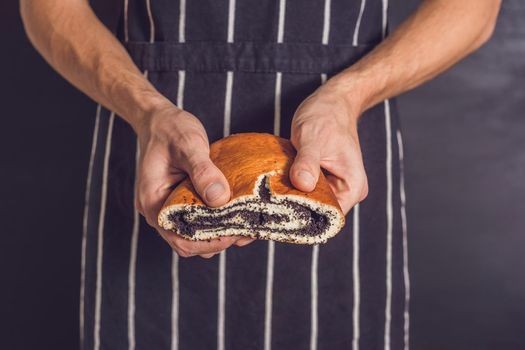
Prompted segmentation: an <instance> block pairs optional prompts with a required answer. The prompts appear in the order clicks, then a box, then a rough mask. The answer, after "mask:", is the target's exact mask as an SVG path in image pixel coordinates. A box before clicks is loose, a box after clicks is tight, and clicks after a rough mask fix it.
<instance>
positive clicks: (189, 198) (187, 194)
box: [163, 133, 342, 213]
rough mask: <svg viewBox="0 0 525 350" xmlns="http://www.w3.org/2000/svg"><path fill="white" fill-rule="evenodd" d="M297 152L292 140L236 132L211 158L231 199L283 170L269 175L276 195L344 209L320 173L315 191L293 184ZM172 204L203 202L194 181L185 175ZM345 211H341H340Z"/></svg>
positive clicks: (250, 191) (212, 150) (219, 144)
mask: <svg viewBox="0 0 525 350" xmlns="http://www.w3.org/2000/svg"><path fill="white" fill-rule="evenodd" d="M295 154H296V151H295V149H294V147H293V146H292V144H291V142H290V141H288V140H285V139H283V138H280V137H278V136H274V135H270V134H263V133H244V134H233V135H230V136H228V137H226V138H224V139H221V140H219V141H217V142H215V143H213V144H212V145H211V146H210V158H211V160H212V161H213V163H214V164H215V165H216V166H217V167H218V168H219V169H220V170H221V171H222V172H223V174H224V176H226V179H227V180H228V183H229V184H230V189H231V191H232V197H231V200H233V199H235V198H237V197H240V196H245V195H252V194H253V192H254V187H255V183H256V181H257V178H258V177H259V176H260V175H261V174H264V173H268V172H271V171H274V170H281V171H282V174H275V175H273V176H271V178H270V189H271V192H272V194H273V195H283V194H286V195H296V196H301V197H306V198H309V199H312V200H315V201H318V202H320V203H323V204H327V205H330V206H334V207H336V208H338V209H339V211H341V208H340V207H339V203H338V202H337V199H336V197H335V195H334V193H333V192H332V189H331V188H330V186H329V185H328V182H327V180H326V177H325V176H324V174H323V173H322V172H321V173H320V176H319V181H318V182H317V186H316V187H315V190H314V191H312V192H309V193H307V192H302V191H299V190H297V189H296V188H294V187H293V185H292V184H291V182H290V179H289V177H288V172H289V170H290V166H291V165H292V162H293V159H294V157H295ZM173 204H194V205H204V203H203V201H202V199H201V198H200V196H199V195H198V194H197V192H196V191H195V188H194V187H193V185H192V184H191V181H190V180H189V179H188V178H186V179H185V180H183V181H182V182H181V183H180V184H179V185H178V186H177V187H176V188H175V189H174V190H173V192H172V193H171V194H170V196H169V197H168V199H167V200H166V203H165V204H164V206H163V208H164V207H166V206H169V205H173ZM341 213H342V212H341Z"/></svg>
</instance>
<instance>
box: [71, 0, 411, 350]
mask: <svg viewBox="0 0 525 350" xmlns="http://www.w3.org/2000/svg"><path fill="white" fill-rule="evenodd" d="M92 5H93V7H94V9H95V10H96V12H97V14H98V15H99V16H100V18H101V19H102V20H103V22H104V23H105V24H106V25H107V26H108V27H109V28H110V29H111V30H113V31H114V33H115V34H116V35H117V37H118V38H119V39H120V40H121V41H122V42H123V43H124V45H125V46H126V48H127V50H128V51H129V53H130V55H131V57H132V58H133V60H134V61H135V63H136V64H137V66H138V67H139V68H140V69H141V70H143V71H144V72H145V74H147V77H148V79H149V80H150V81H151V82H152V83H153V84H154V85H155V87H156V88H157V89H158V90H159V91H160V92H161V93H162V94H164V95H165V96H167V97H168V98H169V99H171V100H172V101H173V102H174V103H176V104H177V105H179V106H181V107H183V108H184V109H186V110H188V111H189V112H191V113H193V114H194V115H195V116H197V117H198V118H199V119H200V120H201V121H202V123H203V124H204V126H205V128H206V131H207V133H208V136H209V139H210V142H213V141H215V140H217V139H219V138H221V137H223V136H225V135H228V134H230V133H239V132H249V131H250V132H251V131H255V132H268V133H275V134H279V135H281V136H282V137H285V138H289V136H290V123H291V119H292V116H293V113H294V111H295V109H296V108H297V106H298V105H299V103H300V102H301V101H302V100H303V99H304V98H305V97H307V96H308V95H309V94H310V93H311V92H313V91H314V90H315V89H316V88H317V87H318V86H319V85H320V84H321V83H322V82H323V81H324V80H325V79H327V78H330V76H332V75H334V74H336V73H337V72H338V71H340V70H342V69H343V68H345V67H347V66H349V65H351V64H352V63H354V62H355V61H356V60H358V59H359V58H360V57H362V56H363V55H365V54H366V53H367V52H368V51H370V50H371V49H372V48H373V47H374V46H375V45H377V43H379V42H380V41H381V40H382V38H383V36H384V33H385V31H386V17H385V16H386V9H387V2H386V0H383V1H381V0H368V1H365V0H350V1H348V0H332V1H330V0H325V1H321V0H319V1H314V0H308V1H305V0H287V1H285V0H280V1H270V0H237V1H234V0H229V1H228V0H198V1H197V0H188V1H186V0H180V1H177V0H170V1H168V0H127V1H117V0H113V1H106V0H98V1H92ZM359 133H360V138H361V145H362V150H363V155H364V161H365V167H366V170H367V174H368V180H369V185H370V194H369V196H368V198H367V199H366V200H365V201H364V202H362V203H361V204H360V205H359V206H358V207H356V208H354V209H353V210H352V211H351V212H350V213H349V214H348V216H347V224H346V226H345V228H344V231H343V232H341V233H340V234H339V235H337V236H336V237H335V238H333V239H331V240H330V241H329V242H328V243H327V244H325V245H322V246H316V247H309V246H296V245H291V244H280V243H273V242H267V241H256V242H254V243H252V244H250V245H248V246H246V247H243V248H237V247H234V248H231V249H228V250H227V251H226V252H225V253H223V254H221V255H220V256H219V255H217V256H215V257H214V258H213V259H211V260H205V259H202V258H200V257H194V258H179V257H178V256H177V255H176V254H174V253H172V251H171V249H170V248H169V246H168V245H167V244H166V243H165V242H164V241H163V240H162V239H161V238H160V236H159V235H158V234H157V233H156V232H155V231H154V230H153V229H152V228H150V227H149V226H148V225H147V224H146V222H145V221H144V220H143V218H142V217H140V216H139V215H138V213H137V212H136V211H135V210H134V208H133V196H134V191H133V183H134V176H135V159H136V138H135V135H134V133H133V131H132V129H131V128H130V127H129V126H128V125H127V124H126V123H125V122H124V121H123V120H122V119H120V118H119V117H118V116H115V115H114V114H112V113H111V112H110V111H108V110H106V109H104V108H101V107H98V108H97V116H96V123H95V130H94V137H93V149H92V155H91V162H90V168H89V176H88V182H87V185H88V186H87V190H86V195H87V196H86V208H85V221H84V240H83V258H82V259H83V260H82V286H81V305H80V306H81V310H80V311H81V315H80V321H81V344H82V346H83V348H84V349H95V350H98V349H110V350H115V349H145V350H150V349H153V350H161V349H181V350H186V349H187V350H199V349H219V350H222V349H227V350H229V349H243V350H244V349H265V350H267V349H276V350H277V349H278V350H281V349H282V350H290V349H364V350H373V349H406V348H407V344H406V343H407V341H408V296H409V294H408V290H409V289H408V285H409V284H408V270H407V261H406V258H407V256H406V223H405V216H404V194H403V193H402V191H403V189H402V188H403V187H402V185H403V184H402V175H401V174H402V173H401V170H402V168H401V164H402V162H401V161H402V146H401V136H400V132H399V127H398V119H397V115H396V108H395V102H394V101H392V100H391V101H385V102H384V103H381V104H379V105H378V106H376V107H374V108H372V109H371V110H369V111H368V112H366V113H365V115H364V116H363V117H362V119H361V121H360V125H359Z"/></svg>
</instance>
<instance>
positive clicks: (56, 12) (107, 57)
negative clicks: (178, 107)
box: [20, 0, 169, 129]
mask: <svg viewBox="0 0 525 350" xmlns="http://www.w3.org/2000/svg"><path fill="white" fill-rule="evenodd" d="M20 6H21V14H22V18H23V22H24V26H25V29H26V32H27V34H28V36H29V38H30V40H31V42H32V43H33V45H34V46H35V48H36V49H37V50H38V51H39V52H40V53H41V54H42V56H43V57H44V58H45V59H46V60H47V62H48V63H49V64H50V65H51V66H52V67H53V68H54V69H56V70H57V71H58V72H59V73H60V74H61V75H62V76H64V77H65V78H66V79H67V80H68V81H70V82H71V83H72V84H73V85H75V86H76V87H77V88H79V89H80V90H81V91H83V92H84V93H86V94H87V95H89V96H90V97H91V98H93V99H94V100H96V101H98V102H100V103H101V104H103V105H104V106H106V107H107V108H109V109H111V110H112V111H114V112H115V113H117V114H118V115H120V116H122V117H123V118H124V119H125V120H126V121H128V122H129V123H130V124H131V125H132V126H133V127H134V128H135V129H136V128H137V127H138V126H139V125H140V123H141V122H142V120H144V118H145V117H146V116H147V115H149V114H150V112H151V111H153V110H155V109H157V108H161V107H162V106H164V105H169V101H168V100H167V99H166V98H164V97H163V96H161V94H159V93H158V92H157V91H156V90H155V88H154V87H153V86H152V85H151V84H150V83H149V82H148V80H147V79H146V78H145V77H144V76H143V74H142V73H141V72H140V71H139V70H138V68H137V67H136V66H135V64H134V63H133V61H132V60H131V58H130V57H129V55H128V54H127V52H126V50H125V49H124V47H123V46H122V45H121V44H120V43H119V41H118V40H117V39H116V38H115V37H114V36H113V34H112V33H111V32H109V31H108V30H107V29H106V27H105V26H104V25H103V24H102V23H101V22H100V21H99V20H98V18H97V17H96V15H95V14H94V13H93V11H92V9H91V7H90V6H89V4H88V2H87V1H85V0H74V1H73V0H69V1H57V0H39V1H35V0H21V4H20Z"/></svg>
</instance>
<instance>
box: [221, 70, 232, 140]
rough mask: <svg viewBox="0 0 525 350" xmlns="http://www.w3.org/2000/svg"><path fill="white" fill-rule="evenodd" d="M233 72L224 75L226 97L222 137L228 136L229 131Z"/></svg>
mask: <svg viewBox="0 0 525 350" xmlns="http://www.w3.org/2000/svg"><path fill="white" fill-rule="evenodd" d="M232 86H233V72H231V71H229V72H227V73H226V96H225V98H224V100H225V101H224V129H223V132H222V134H223V137H226V136H228V135H230V130H231V104H232Z"/></svg>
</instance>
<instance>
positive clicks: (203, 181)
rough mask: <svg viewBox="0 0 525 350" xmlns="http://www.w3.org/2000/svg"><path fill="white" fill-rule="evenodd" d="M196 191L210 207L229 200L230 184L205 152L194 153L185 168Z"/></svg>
mask: <svg viewBox="0 0 525 350" xmlns="http://www.w3.org/2000/svg"><path fill="white" fill-rule="evenodd" d="M185 170H186V171H187V172H188V174H189V176H190V179H191V182H192V184H193V186H194V187H195V190H196V191H197V193H198V194H199V195H200V196H201V198H202V199H203V200H204V202H205V203H206V204H207V205H209V206H211V207H218V206H221V205H224V204H226V203H227V202H228V201H229V200H230V186H229V184H228V181H227V180H226V177H225V176H224V174H223V173H222V172H221V171H220V170H219V168H217V166H215V164H213V162H212V161H211V159H210V158H209V155H208V154H207V153H205V152H200V153H195V154H194V155H193V156H192V157H191V158H190V159H188V164H187V165H186V169H185Z"/></svg>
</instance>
